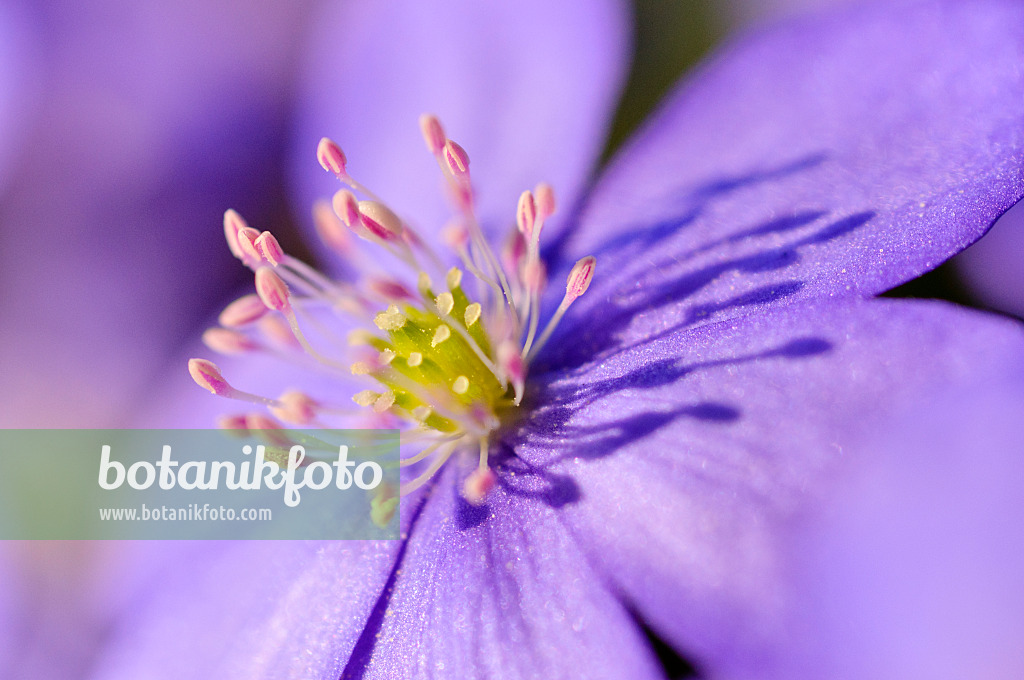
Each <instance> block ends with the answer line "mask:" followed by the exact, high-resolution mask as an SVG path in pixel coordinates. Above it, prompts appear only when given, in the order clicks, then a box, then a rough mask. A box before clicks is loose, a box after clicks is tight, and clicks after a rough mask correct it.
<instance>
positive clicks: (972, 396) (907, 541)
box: [750, 360, 1024, 680]
mask: <svg viewBox="0 0 1024 680" xmlns="http://www.w3.org/2000/svg"><path fill="white" fill-rule="evenodd" d="M1022 386H1024V363H1022V362H1021V361H1020V360H1018V361H1017V362H1015V364H1014V365H1013V366H1012V367H1011V366H1010V365H1007V366H1006V373H1005V377H1004V380H1003V382H1002V384H995V385H994V384H992V383H991V382H990V383H988V384H986V385H984V386H983V388H982V389H974V390H957V391H956V392H955V393H952V394H942V395H941V396H939V397H938V398H934V399H929V400H927V401H924V402H922V403H920V404H918V405H916V407H915V408H914V409H912V410H911V412H910V413H905V414H900V415H899V417H897V418H894V419H893V420H894V423H893V426H892V427H891V428H890V429H889V430H888V432H887V434H888V436H887V437H874V438H872V439H871V440H869V441H868V442H867V443H866V444H865V445H864V446H861V447H858V449H857V450H855V451H850V452H849V453H851V454H852V455H853V456H856V459H858V460H859V461H860V462H859V464H858V465H857V466H856V469H854V470H851V472H852V473H853V474H851V475H850V478H849V479H848V480H846V483H844V484H843V485H842V486H841V487H839V488H838V489H837V491H836V493H835V496H834V499H833V501H832V502H831V503H830V506H829V507H828V508H826V509H825V512H824V513H822V514H820V515H818V516H810V517H805V518H802V519H803V521H801V522H798V523H796V524H795V526H794V528H793V530H792V549H791V555H792V556H793V557H794V560H793V561H794V563H795V564H794V568H793V577H794V580H795V581H796V582H797V583H799V584H800V586H799V588H797V589H794V590H795V591H796V593H797V595H798V599H797V600H796V602H794V603H793V607H792V611H791V615H792V623H791V625H789V626H787V628H786V629H787V631H788V639H787V644H786V651H785V655H784V656H785V661H786V663H785V664H784V666H783V667H782V668H781V669H780V670H779V672H777V673H775V674H772V675H768V674H765V673H762V672H758V673H756V674H752V675H751V676H750V677H752V678H753V677H757V678H766V677H778V678H801V677H803V678H824V677H827V678H836V680H844V679H848V678H849V679H852V678H868V677H870V678H878V679H879V680H883V679H888V678H891V679H893V680H895V679H896V678H967V677H972V678H986V679H993V680H994V679H996V678H1007V679H1009V678H1019V677H1024V586H1022V581H1021V577H1020V576H1021V574H1022V573H1024V541H1022V540H1021V533H1020V518H1021V517H1022V516H1024V495H1022V494H1021V491H1020V480H1021V479H1024V456H1022V455H1021V453H1022V452H1024V421H1022V419H1021V414H1022V413H1024V389H1022ZM894 435H895V436H894Z"/></svg>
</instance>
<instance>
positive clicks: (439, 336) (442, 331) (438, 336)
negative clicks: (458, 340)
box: [430, 325, 452, 347]
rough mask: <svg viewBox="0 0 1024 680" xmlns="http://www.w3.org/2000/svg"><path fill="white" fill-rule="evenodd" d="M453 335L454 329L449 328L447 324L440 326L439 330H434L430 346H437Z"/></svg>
mask: <svg viewBox="0 0 1024 680" xmlns="http://www.w3.org/2000/svg"><path fill="white" fill-rule="evenodd" d="M451 336H452V329H450V328H448V326H445V325H441V326H438V327H437V330H436V331H434V337H433V338H432V339H431V340H430V346H431V347H437V346H438V345H440V344H441V343H442V342H444V341H445V340H447V339H448V338H450V337H451Z"/></svg>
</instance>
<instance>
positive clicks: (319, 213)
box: [313, 196, 355, 259]
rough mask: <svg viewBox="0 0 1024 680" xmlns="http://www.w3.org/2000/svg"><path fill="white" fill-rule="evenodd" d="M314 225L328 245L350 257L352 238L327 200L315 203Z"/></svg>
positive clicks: (343, 255) (346, 257)
mask: <svg viewBox="0 0 1024 680" xmlns="http://www.w3.org/2000/svg"><path fill="white" fill-rule="evenodd" d="M354 198H355V197H354V196H353V199H354ZM313 226H314V227H316V233H317V234H318V235H319V236H320V240H321V241H323V242H324V243H325V244H327V247H329V248H330V249H331V250H333V251H334V252H336V253H338V254H339V255H341V256H342V257H344V258H345V259H348V258H349V256H350V255H351V253H352V239H351V237H350V236H349V232H348V230H347V229H345V228H343V227H344V225H343V224H342V222H341V220H340V219H339V218H338V216H337V215H335V214H334V210H333V209H332V208H331V205H330V204H329V203H328V202H327V201H323V200H320V201H317V202H316V203H314V204H313Z"/></svg>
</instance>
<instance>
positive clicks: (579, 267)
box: [524, 255, 597, 360]
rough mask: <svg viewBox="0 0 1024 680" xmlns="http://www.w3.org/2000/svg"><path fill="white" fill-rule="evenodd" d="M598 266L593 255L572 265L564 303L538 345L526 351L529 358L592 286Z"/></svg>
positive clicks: (542, 334)
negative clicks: (571, 306) (573, 304)
mask: <svg viewBox="0 0 1024 680" xmlns="http://www.w3.org/2000/svg"><path fill="white" fill-rule="evenodd" d="M596 266H597V260H596V259H595V258H594V256H593V255H587V256H586V257H584V258H582V259H580V260H579V261H577V262H576V264H574V265H573V266H572V271H570V272H569V278H568V280H567V281H566V284H565V297H564V298H562V303H561V304H560V305H558V309H556V310H555V313H554V315H553V316H552V317H551V320H550V321H548V325H547V327H545V328H544V332H543V333H541V336H540V339H539V340H538V341H537V345H536V346H535V347H533V349H532V350H530V349H527V350H526V351H525V352H524V356H525V357H526V359H527V360H529V359H530V358H531V357H532V356H533V355H535V354H536V353H537V352H538V351H540V348H541V347H543V346H544V343H546V342H547V341H548V338H550V337H551V334H552V333H553V332H554V331H555V327H556V326H558V322H559V321H561V320H562V317H563V316H564V315H565V310H567V309H569V305H571V304H572V303H573V302H575V301H576V299H577V298H579V296H581V295H583V294H584V293H586V292H587V288H589V287H590V281H591V279H593V278H594V268H595V267H596Z"/></svg>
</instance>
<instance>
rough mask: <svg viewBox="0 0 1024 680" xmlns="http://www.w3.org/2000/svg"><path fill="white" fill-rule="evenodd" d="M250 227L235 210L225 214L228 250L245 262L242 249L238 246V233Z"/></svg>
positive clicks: (225, 233) (225, 234)
mask: <svg viewBox="0 0 1024 680" xmlns="http://www.w3.org/2000/svg"><path fill="white" fill-rule="evenodd" d="M248 227H249V225H248V224H246V222H245V220H244V219H242V216H241V215H239V214H238V213H237V212H235V211H234V210H227V211H225V213H224V238H225V240H227V242H228V250H230V251H231V254H232V255H234V256H235V257H237V258H238V259H240V260H243V261H244V257H243V254H242V249H241V248H240V247H239V245H238V232H239V231H241V230H242V229H247V228H248Z"/></svg>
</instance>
